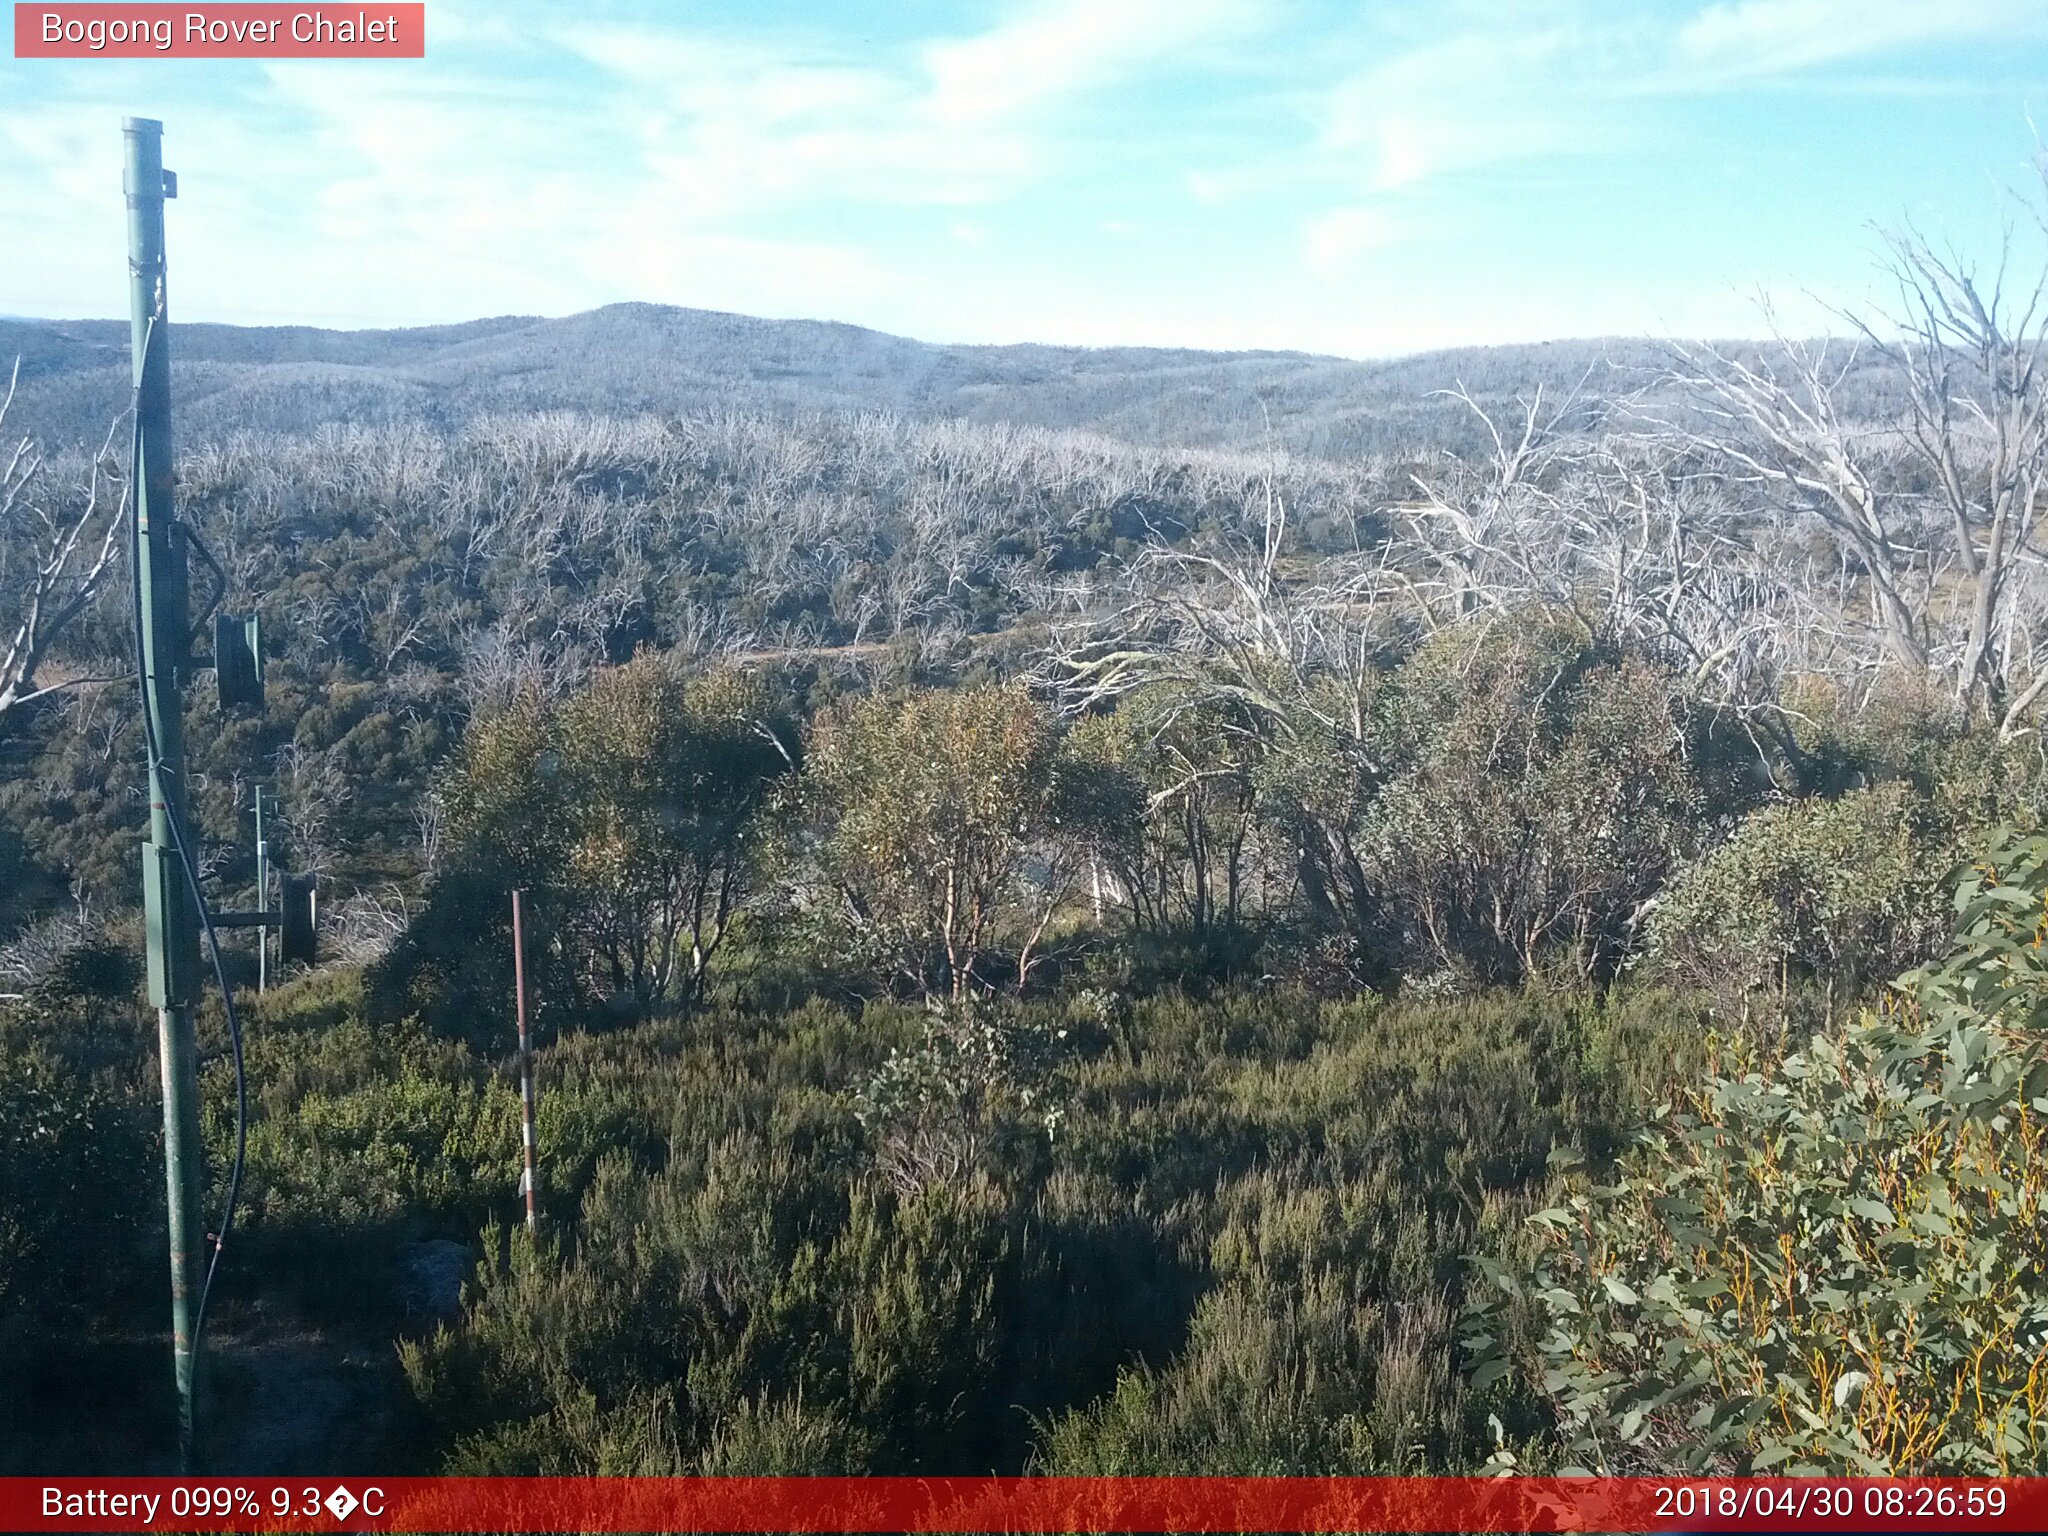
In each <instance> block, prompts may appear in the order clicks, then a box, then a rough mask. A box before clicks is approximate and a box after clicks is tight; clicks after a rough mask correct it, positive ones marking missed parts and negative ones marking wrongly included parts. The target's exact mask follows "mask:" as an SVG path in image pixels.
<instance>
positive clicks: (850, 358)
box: [0, 304, 1888, 459]
mask: <svg viewBox="0 0 2048 1536" xmlns="http://www.w3.org/2000/svg"><path fill="white" fill-rule="evenodd" d="M17 356H18V357H20V358H21V360H22V372H23V377H24V380H25V382H26V384H27V385H28V389H27V391H26V393H25V397H24V398H23V400H22V401H21V404H20V410H21V414H20V416H19V418H18V422H17V424H18V425H21V426H24V427H26V428H27V429H28V430H30V431H32V432H34V433H35V434H36V435H37V436H38V437H39V438H41V439H42V440H45V441H50V442H58V441H83V440H84V439H86V438H88V437H92V438H95V439H96V438H97V435H98V434H99V433H101V432H103V431H104V430H105V426H106V421H107V418H108V417H109V416H111V415H112V414H113V413H114V412H116V411H118V410H119V409H120V408H121V405H122V402H123V399H124V397H125V391H126V390H127V387H128V378H129V375H128V327H127V325H126V324H125V323H123V322H115V321H67V322H54V321H12V320H0V358H6V359H12V358H14V357H17ZM1667 364H1668V358H1667V356H1666V355H1665V353H1664V351H1663V349H1661V348H1659V347H1657V346H1656V345H1654V344H1651V343H1646V342H1643V341H1640V340H1619V341H1582V342H1557V343H1550V344H1544V345H1535V346H1517V347H1479V348H1468V349H1465V350H1462V351H1453V352H1438V353H1429V354H1424V355H1421V356H1416V357H1404V358H1394V359H1389V360H1386V361H1379V362H1355V361H1348V360H1346V359H1343V358H1335V357H1318V356H1313V355H1310V354H1306V353H1291V352H1194V351H1173V350H1165V349H1158V348H1144V347H1109V348H1086V347H1051V346H1006V347H996V346H941V345H932V344H928V343H924V342H917V341H911V340H908V339H906V338H904V337H901V336H889V335H884V334H882V333H881V332H878V331H869V330H862V329H861V328H860V327H858V326H851V325H834V324H826V323H823V322H818V321H809V320H757V319H753V318H751V317H748V316H745V315H725V314H714V313H711V312H708V311H704V310H692V309H674V308H666V307H663V306H660V305H653V304H616V305H612V306H610V307H608V308H605V309H599V310H593V311H591V312H590V313H588V314H581V315H571V316H568V317H566V318H563V319H536V318H531V317H507V318H502V319H495V320H479V321H474V322H471V323H469V324H466V325H453V326H429V327H422V328H418V329H413V330H395V331H324V330H317V329H313V328H310V327H303V326H298V327H268V328H264V327H258V328H245V327H238V326H225V325H187V326H180V327H179V328H178V339H177V344H176V347H175V349H174V353H173V364H172V366H173V369H174V371H175V373H176V377H177V388H178V392H179V402H180V414H179V430H180V433H181V435H182V436H181V440H182V441H185V442H188V443H194V444H197V443H201V442H216V441H219V440H222V439H224V438H227V437H231V436H233V435H234V434H236V433H238V432H248V431H258V432H289V433H303V432H307V431H310V430H312V429H314V428H316V427H319V426H323V425H340V424H343V423H348V424H354V425H395V424H406V423H417V424H424V425H428V426H432V427H435V428H444V429H445V428H451V427H459V426H461V425H464V424H466V423H469V422H472V421H474V420H476V419H477V418H479V417H483V416H490V415H498V414H504V413H508V412H528V411H564V410H566V411H576V412H582V413H587V414H594V415H599V416H621V415H624V416H632V415H638V414H641V413H646V412H654V413H660V414H665V415H675V414H688V413H693V412H699V411H705V410H718V411H724V410H732V409H740V410H746V411H752V412H768V413H773V414H775V415H777V416H782V417H788V416H790V415H793V414H794V415H803V414H817V413H840V412H848V411H852V412H864V411H865V412H882V413H886V414H889V415H892V416H904V417H911V418H916V419H921V420H959V421H968V422H977V423H984V424H990V425H1008V426H1033V427H1048V428H1052V429H1055V430H1081V431H1089V432H1101V433H1105V434H1108V435H1111V436H1114V437H1115V438H1117V439H1118V440H1120V441H1123V442H1127V443H1131V444H1134V445H1145V446H1154V447H1164V446H1178V447H1183V448H1186V447H1200V448H1226V449H1246V448H1265V447H1279V448H1283V449H1286V450H1288V451H1291V452H1295V453H1300V454H1305V455H1309V456H1312V457H1317V458H1329V459H1344V458H1352V457H1357V456H1361V455H1366V454H1372V453H1381V452H1388V451H1399V450H1409V449H1415V448H1418V447H1456V448H1461V449H1476V448H1478V447H1479V445H1480V439H1479V438H1478V436H1477V435H1476V432H1475V423H1474V422H1473V420H1472V418H1471V415H1470V412H1469V411H1467V410H1465V409H1464V408H1463V407H1461V406H1459V405H1458V404H1457V403H1456V402H1453V401H1447V400H1445V399H1443V398H1441V396H1440V394H1439V392H1440V391H1445V390H1450V389H1454V388H1457V387H1460V386H1463V387H1464V388H1467V389H1469V390H1470V391H1471V392H1472V393H1473V394H1474V395H1475V396H1476V397H1477V398H1478V399H1479V400H1480V401H1482V402H1483V403H1486V404H1488V405H1490V406H1500V405H1511V404H1512V402H1513V400H1514V399H1515V397H1516V396H1517V394H1520V393H1526V392H1528V391H1531V390H1534V389H1536V388H1538V387H1539V386H1541V387H1543V388H1545V389H1547V390H1548V391H1549V392H1550V393H1551V394H1552V396H1553V397H1555V398H1562V397H1564V396H1567V395H1570V394H1572V393H1573V392H1575V391H1579V392H1582V393H1584V394H1586V395H1587V396H1588V397H1605V396H1611V395H1614V394H1616V393H1619V392H1625V391H1628V390H1634V389H1639V388H1645V387H1653V386H1654V385H1655V384H1656V383H1657V381H1658V380H1659V379H1660V378H1661V377H1662V376H1663V374H1664V372H1665V371H1666V367H1667ZM1887 373H1888V370H1887V369H1886V367H1885V365H1884V363H1883V361H1882V360H1881V359H1878V358H1875V357H1872V358H1869V359H1867V360H1866V363H1865V366H1864V367H1863V368H1862V369H1860V370H1859V371H1858V375H1857V377H1855V378H1853V379H1851V380H1849V381H1846V383H1845V385H1844V386H1843V389H1842V394H1843V397H1844V399H1845V400H1848V401H1851V402H1852V403H1853V404H1855V405H1856V406H1857V407H1858V408H1859V409H1860V408H1862V407H1863V406H1864V405H1865V403H1866V402H1874V401H1875V400H1876V399H1878V398H1880V397H1881V396H1882V395H1883V393H1884V390H1885V379H1886V375H1887Z"/></svg>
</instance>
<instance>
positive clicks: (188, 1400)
mask: <svg viewBox="0 0 2048 1536" xmlns="http://www.w3.org/2000/svg"><path fill="white" fill-rule="evenodd" d="M121 132H122V136H123V138H124V140H125V143H126V156H125V165H124V175H123V181H124V185H125V190H126V192H127V195H128V297H129V306H128V312H129V319H130V324H131V332H130V350H131V355H132V357H133V361H134V375H135V432H136V464H135V484H134V492H133V503H134V508H135V535H136V537H135V546H134V547H135V554H136V569H135V579H136V581H137V582H138V583H139V587H140V593H141V612H140V614H139V615H138V620H139V622H140V624H141V628H142V635H141V644H142V658H141V660H142V694H143V708H144V710H145V711H147V714H148V726H149V732H150V735H151V737H152V738H153V741H154V746H155V751H154V753H153V754H152V760H151V762H150V765H149V770H150V772H149V841H148V842H147V843H146V844H145V845H144V847H143V908H144V912H145V916H146V919H147V926H148V934H149V991H150V1001H151V1002H153V1003H154V1004H155V1005H156V1009H157V1051H158V1058H159V1061H160V1063H161V1065H162V1068H163V1087H164V1176H165V1184H166V1190H167V1194H168V1200H169V1209H170V1244H171V1349H172V1364H173V1368H174V1370H175V1372H176V1376H177V1386H178V1459H179V1463H180V1465H181V1467H182V1469H183V1470H184V1471H186V1472H191V1471H194V1470H196V1463H197V1457H198V1429H199V1391H200V1382H199V1355H198V1340H197V1338H196V1337H195V1335H194V1330H193V1320H194V1319H193V1314H194V1311H195V1309H196V1308H197V1306H198V1303H199V1286H200V1282H201V1280H202V1279H203V1277H204V1275H205V1268H204V1265H205V1254H204V1247H205V1240H206V1234H205V1230H204V1228H203V1226H202V1221H203V1218H202V1216H201V1214H200V1197H201V1191H202V1183H203V1177H204V1169H203V1164H202V1151H201V1146H200V1140H199V1066H198V1057H199V1052H198V1045H197V1042H196V1040H195V1038H194V1035H193V1028H192V1008H193V1002H194V1000H195V997H196V994H197V991H198V988H197V984H196V983H197V977H198V971H199V915H198V913H197V912H195V911H194V910H193V908H192V901H191V896H190V893H189V892H188V891H187V889H186V885H185V876H184V871H183V869H182V867H181V866H180V863H179V855H178V849H177V845H176V843H175V842H174V841H173V840H172V817H173V816H175V817H176V818H177V825H179V826H181V827H183V826H189V825H190V824H191V823H190V822H189V820H188V819H187V818H186V816H185V786H184V770H185V711H184V707H183V696H184V683H185V675H186V673H187V672H189V671H190V670H191V654H190V643H189V641H190V629H191V609H190V601H189V597H188V593H187V588H186V576H185V553H186V552H185V538H184V534H183V532H182V531H181V530H180V529H179V528H178V526H177V521H176V517H175V512H174V504H173V490H172V479H171V363H170V349H169V342H170V336H169V328H170V327H169V318H168V310H167V306H166V303H165V288H164V198H165V197H166V195H169V193H170V189H171V188H173V187H175V185H176V184H175V183H174V182H171V181H170V180H169V178H167V177H166V175H165V173H164V165H163V143H162V139H163V124H162V123H158V122H153V121H151V120H150V119H148V118H139V117H131V118H128V119H126V120H125V121H124V122H123V123H122V125H121Z"/></svg>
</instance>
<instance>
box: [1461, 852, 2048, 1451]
mask: <svg viewBox="0 0 2048 1536" xmlns="http://www.w3.org/2000/svg"><path fill="white" fill-rule="evenodd" d="M2044 902H2048V840H2044V839H2041V838H2030V839H2024V840H2020V841H2018V842H2015V843H2010V844H2008V845H2006V846H2003V847H2001V848H1999V849H1998V850H1996V851H1994V852H1993V853H1992V854H1991V855H1990V856H1988V857H1987V858H1986V859H1985V860H1984V863H1983V865H1982V867H1981V868H1980V870H1979V871H1977V872H1976V873H1975V874H1974V875H1972V876H1971V877H1970V878H1968V879H1966V880H1965V881H1964V882H1963V885H1962V889H1961V894H1960V897H1959V901H1958V905H1959V906H1960V908H1961V912H1962V932H1961V935H1960V938H1959V942H1958V944H1957V946H1956V948H1955V950H1954V951H1953V952H1952V953H1951V955H1950V956H1949V957H1948V959H1947V960H1946V961H1944V962H1943V963H1941V964H1938V965H1933V966H1929V967H1926V968H1925V969H1923V970H1921V971H1920V972H1917V973H1916V974H1914V975H1912V976H1910V977H1908V978H1907V979H1906V993H1907V995H1905V996H1904V997H1902V998H1900V999H1898V1000H1896V1001H1894V1002H1891V1003H1889V1004H1888V1005H1887V1006H1886V1007H1885V1008H1884V1009H1883V1010H1882V1011H1879V1012H1874V1013H1866V1014H1865V1015H1864V1016H1862V1017H1861V1018H1860V1019H1859V1020H1858V1021H1857V1022H1855V1023H1854V1024H1853V1025H1851V1026H1850V1027H1849V1028H1848V1029H1847V1030H1846V1032H1844V1033H1843V1034H1842V1035H1841V1036H1839V1037H1835V1036H1832V1035H1827V1034H1823V1035H1821V1036H1818V1037H1816V1038H1815V1039H1814V1040H1813V1041H1812V1042H1811V1043H1810V1044H1809V1045H1808V1046H1807V1047H1806V1048H1805V1049H1803V1050H1800V1051H1797V1052H1795V1053H1793V1054H1791V1055H1788V1056H1785V1057H1783V1058H1782V1059H1779V1060H1769V1059H1765V1060H1750V1059H1745V1057H1744V1056H1743V1054H1742V1053H1741V1052H1740V1051H1737V1052H1735V1053H1733V1054H1730V1055H1727V1056H1724V1057H1723V1058H1722V1059H1720V1060H1719V1061H1718V1062H1717V1063H1716V1070H1715V1071H1714V1072H1712V1073H1711V1074H1710V1075H1708V1077H1707V1078H1706V1079H1705V1081H1704V1083H1703V1085H1702V1086H1701V1087H1699V1088H1697V1089H1695V1090H1692V1091H1689V1092H1686V1093H1683V1094H1681V1095H1679V1096H1677V1098H1676V1099H1675V1100H1674V1101H1673V1102H1672V1103H1670V1104H1669V1105H1668V1106H1667V1107H1666V1109H1664V1110H1663V1111H1661V1112H1660V1120H1661V1121H1662V1123H1661V1124H1659V1125H1657V1126H1655V1127H1654V1128H1652V1129H1651V1130H1648V1131H1646V1132H1645V1133H1644V1134H1643V1135H1642V1138H1641V1140H1640V1142H1639V1143H1638V1145H1637V1146H1636V1147H1635V1148H1634V1149H1633V1150H1632V1152H1631V1153H1630V1154H1629V1155H1628V1156H1627V1157H1626V1158H1624V1159H1623V1160H1622V1162H1621V1164H1620V1166H1619V1167H1618V1168H1617V1169H1616V1171H1615V1173H1614V1175H1613V1177H1612V1178H1611V1179H1605V1180H1601V1181H1597V1182H1593V1183H1591V1184H1589V1185H1584V1186H1582V1187H1581V1188H1580V1189H1579V1190H1578V1191H1577V1192H1576V1193H1574V1194H1573V1195H1571V1197H1570V1198H1569V1199H1568V1200H1567V1201H1565V1202H1564V1203H1563V1204H1561V1205H1559V1206H1556V1207H1553V1208H1551V1209H1549V1210H1545V1211H1542V1212H1539V1213H1538V1214H1537V1215H1536V1216H1534V1217H1533V1218H1531V1221H1532V1224H1533V1226H1534V1228H1535V1230H1536V1232H1537V1233H1538V1234H1540V1236H1539V1237H1537V1238H1536V1239H1534V1243H1535V1246H1536V1247H1537V1248H1538V1250H1539V1252H1538V1254H1537V1256H1536V1257H1535V1258H1534V1259H1533V1261H1531V1262H1527V1263H1521V1262H1515V1261H1512V1260H1508V1259H1504V1258H1503V1257H1501V1256H1499V1255H1496V1256H1492V1257H1488V1258H1484V1259H1482V1260H1480V1264H1481V1267H1482V1269H1483V1270H1484V1271H1485V1272H1486V1274H1487V1275H1488V1277H1489V1278H1490V1281H1491V1282H1492V1284H1493V1286H1494V1287H1495V1288H1496V1292H1497V1294H1495V1295H1494V1296H1493V1297H1491V1298H1490V1299H1489V1300H1487V1301H1486V1302H1485V1303H1484V1304H1482V1305H1481V1306H1480V1307H1479V1308H1478V1309H1477V1310H1476V1312H1475V1314H1474V1318H1473V1327H1472V1334H1471V1338H1470V1341H1469V1342H1470V1343H1471V1345H1472V1347H1473V1348H1474V1349H1475V1351H1476V1352H1477V1355H1478V1357H1479V1363H1478V1366H1477V1370H1476V1373H1475V1377H1474V1381H1475V1384H1476V1385H1478V1386H1480V1387H1485V1386H1488V1385H1490V1384H1491V1383H1492V1382H1494V1381H1496V1380H1499V1379H1501V1378H1503V1377H1506V1376H1508V1375H1510V1374H1511V1373H1513V1372H1515V1371H1516V1370H1517V1369H1518V1368H1519V1369H1521V1370H1523V1371H1525V1372H1526V1373H1527V1374H1528V1376H1529V1379H1530V1380H1532V1381H1533V1382H1535V1383H1537V1384H1538V1389H1539V1391H1540V1393H1541V1395H1542V1396H1543V1397H1545V1398H1546V1399H1548V1401H1549V1402H1550V1404H1551V1406H1552V1408H1553V1410H1554V1412H1555V1415H1556V1438H1555V1441H1554V1442H1546V1443H1545V1444H1544V1445H1543V1447H1542V1449H1541V1451H1540V1452H1539V1454H1541V1455H1542V1456H1544V1457H1545V1458H1548V1457H1550V1456H1552V1455H1554V1456H1555V1457H1556V1458H1558V1459H1560V1460H1563V1461H1565V1462H1569V1463H1574V1464H1577V1465H1580V1466H1585V1467H1592V1468H1596V1469H1600V1470H1606V1471H1613V1472H1631V1473H1648V1472H1653V1471H1654V1472H1665V1471H1668V1470H1670V1469H1672V1468H1673V1467H1674V1466H1683V1467H1686V1468H1689V1469H1693V1470H1701V1471H1764V1470H1771V1471H1776V1472H1791V1473H1806V1472H1828V1473H1841V1472H1854V1473H1869V1474H1882V1475H1893V1476H1898V1475H1908V1474H1931V1473H1943V1474H1968V1475H1977V1476H1984V1475H1999V1476H2010V1475H2018V1474H2023V1473H2024V1474H2035V1473H2039V1472H2042V1471H2044V1470H2048V1369H2044V1363H2048V1221H2044V1217H2048V1039H2044V1037H2043V1035H2042V1034H2041V1033H2040V1031H2039V1029H2038V1023H2039V1021H2040V1019H2041V1018H2042V1016H2043V1012H2044V1009H2048V968H2044V967H2043V966H2042V965H2041V963H2040V960H2039V947H2038V946H2039V945H2040V942H2041V935H2042V934H2043V932H2044V931H2048V922H2044ZM1518 1314H1519V1315H1518ZM1529 1321H1533V1323H1534V1327H1535V1330H1536V1331H1538V1332H1539V1333H1540V1337H1538V1338H1537V1339H1535V1341H1534V1342H1533V1344H1531V1343H1529V1342H1528V1334H1529V1331H1530V1330H1529V1328H1528V1326H1527V1323H1528V1322H1529Z"/></svg>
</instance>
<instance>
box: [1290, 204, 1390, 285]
mask: <svg viewBox="0 0 2048 1536" xmlns="http://www.w3.org/2000/svg"><path fill="white" fill-rule="evenodd" d="M1302 234H1303V244H1304V248H1305V249H1304V257H1305V259H1306V261H1307V263H1308V266H1309V270H1310V271H1312V272H1315V273H1317V274H1319V275H1321V276H1323V277H1337V276H1341V275H1343V274H1344V273H1346V272H1348V271H1350V270H1351V269H1352V268H1353V267H1354V266H1356V265H1357V262H1358V258H1359V257H1360V256H1362V255H1364V254H1365V253H1366V252H1368V251H1374V250H1378V249H1380V248H1381V247H1382V246H1387V245H1392V244H1394V243H1395V242H1396V241H1398V240H1400V239H1402V238H1403V235H1404V231H1403V229H1402V227H1401V225H1400V224H1399V222H1398V221H1397V220H1396V219H1395V218H1394V216H1393V215H1392V214H1391V213H1390V212H1389V211H1388V210H1387V209H1385V208H1382V207H1360V208H1333V209H1331V210H1330V211H1329V212H1328V213H1323V214H1318V215H1317V216H1316V217H1315V218H1313V219H1311V220H1309V222H1308V224H1307V226H1306V228H1305V229H1304V230H1303V232H1302Z"/></svg>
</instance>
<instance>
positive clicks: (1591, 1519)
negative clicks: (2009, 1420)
mask: <svg viewBox="0 0 2048 1536" xmlns="http://www.w3.org/2000/svg"><path fill="white" fill-rule="evenodd" d="M0 1530H8V1531H37V1532H40V1531H116V1532H118V1531H189V1530H208V1531H323V1532H324V1531H366V1532H375V1531H447V1532H471V1531H546V1532H554V1531H598V1532H614V1531H616V1532H628V1531H634V1532H638V1531H732V1532H747V1531H792V1532H816V1533H827V1532H886V1531H903V1532H956V1531H957V1532H966V1531H1018V1532H1022V1531H1048V1532H1053V1531H1072V1532H1139V1531H1161V1532H1168V1531H1172V1532H1178V1531H1188V1532H1238V1531H1274V1532H1284V1531H1317V1532H1325V1531H1460V1532H1463V1531H1474V1532H1477V1531H1556V1532H1562V1531H1781V1532H1795V1531H1796V1532H1804V1531H1868V1532H1874V1531H2041V1530H2048V1478H2016V1479H1932V1478H1811V1479H1809V1478H1766V1477H1758V1478H1691V1479H1686V1478H1456V1477H1447V1478H1399V1477H1393V1478H1311V1477H1274V1478H1258V1477H1254V1478H1202V1477H1194V1478H1168V1477H1161V1478H1147V1477H1130V1478H1110V1477H1100V1478H1086V1477H1084V1478H1061V1477H1045V1478H993V1477H983V1478H971V1477H970V1478H944V1477H941V1478H895V1477H872V1478H839V1477H732V1478H631V1477H622V1478H545V1477H542V1478H379V1477H357V1478H286V1479H280V1478H247V1477H243V1478H236V1477H227V1478H213V1479H196V1478H138V1477H131V1478H80V1477H56V1478H42V1479H38V1478H27V1477H15V1478H0Z"/></svg>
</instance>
